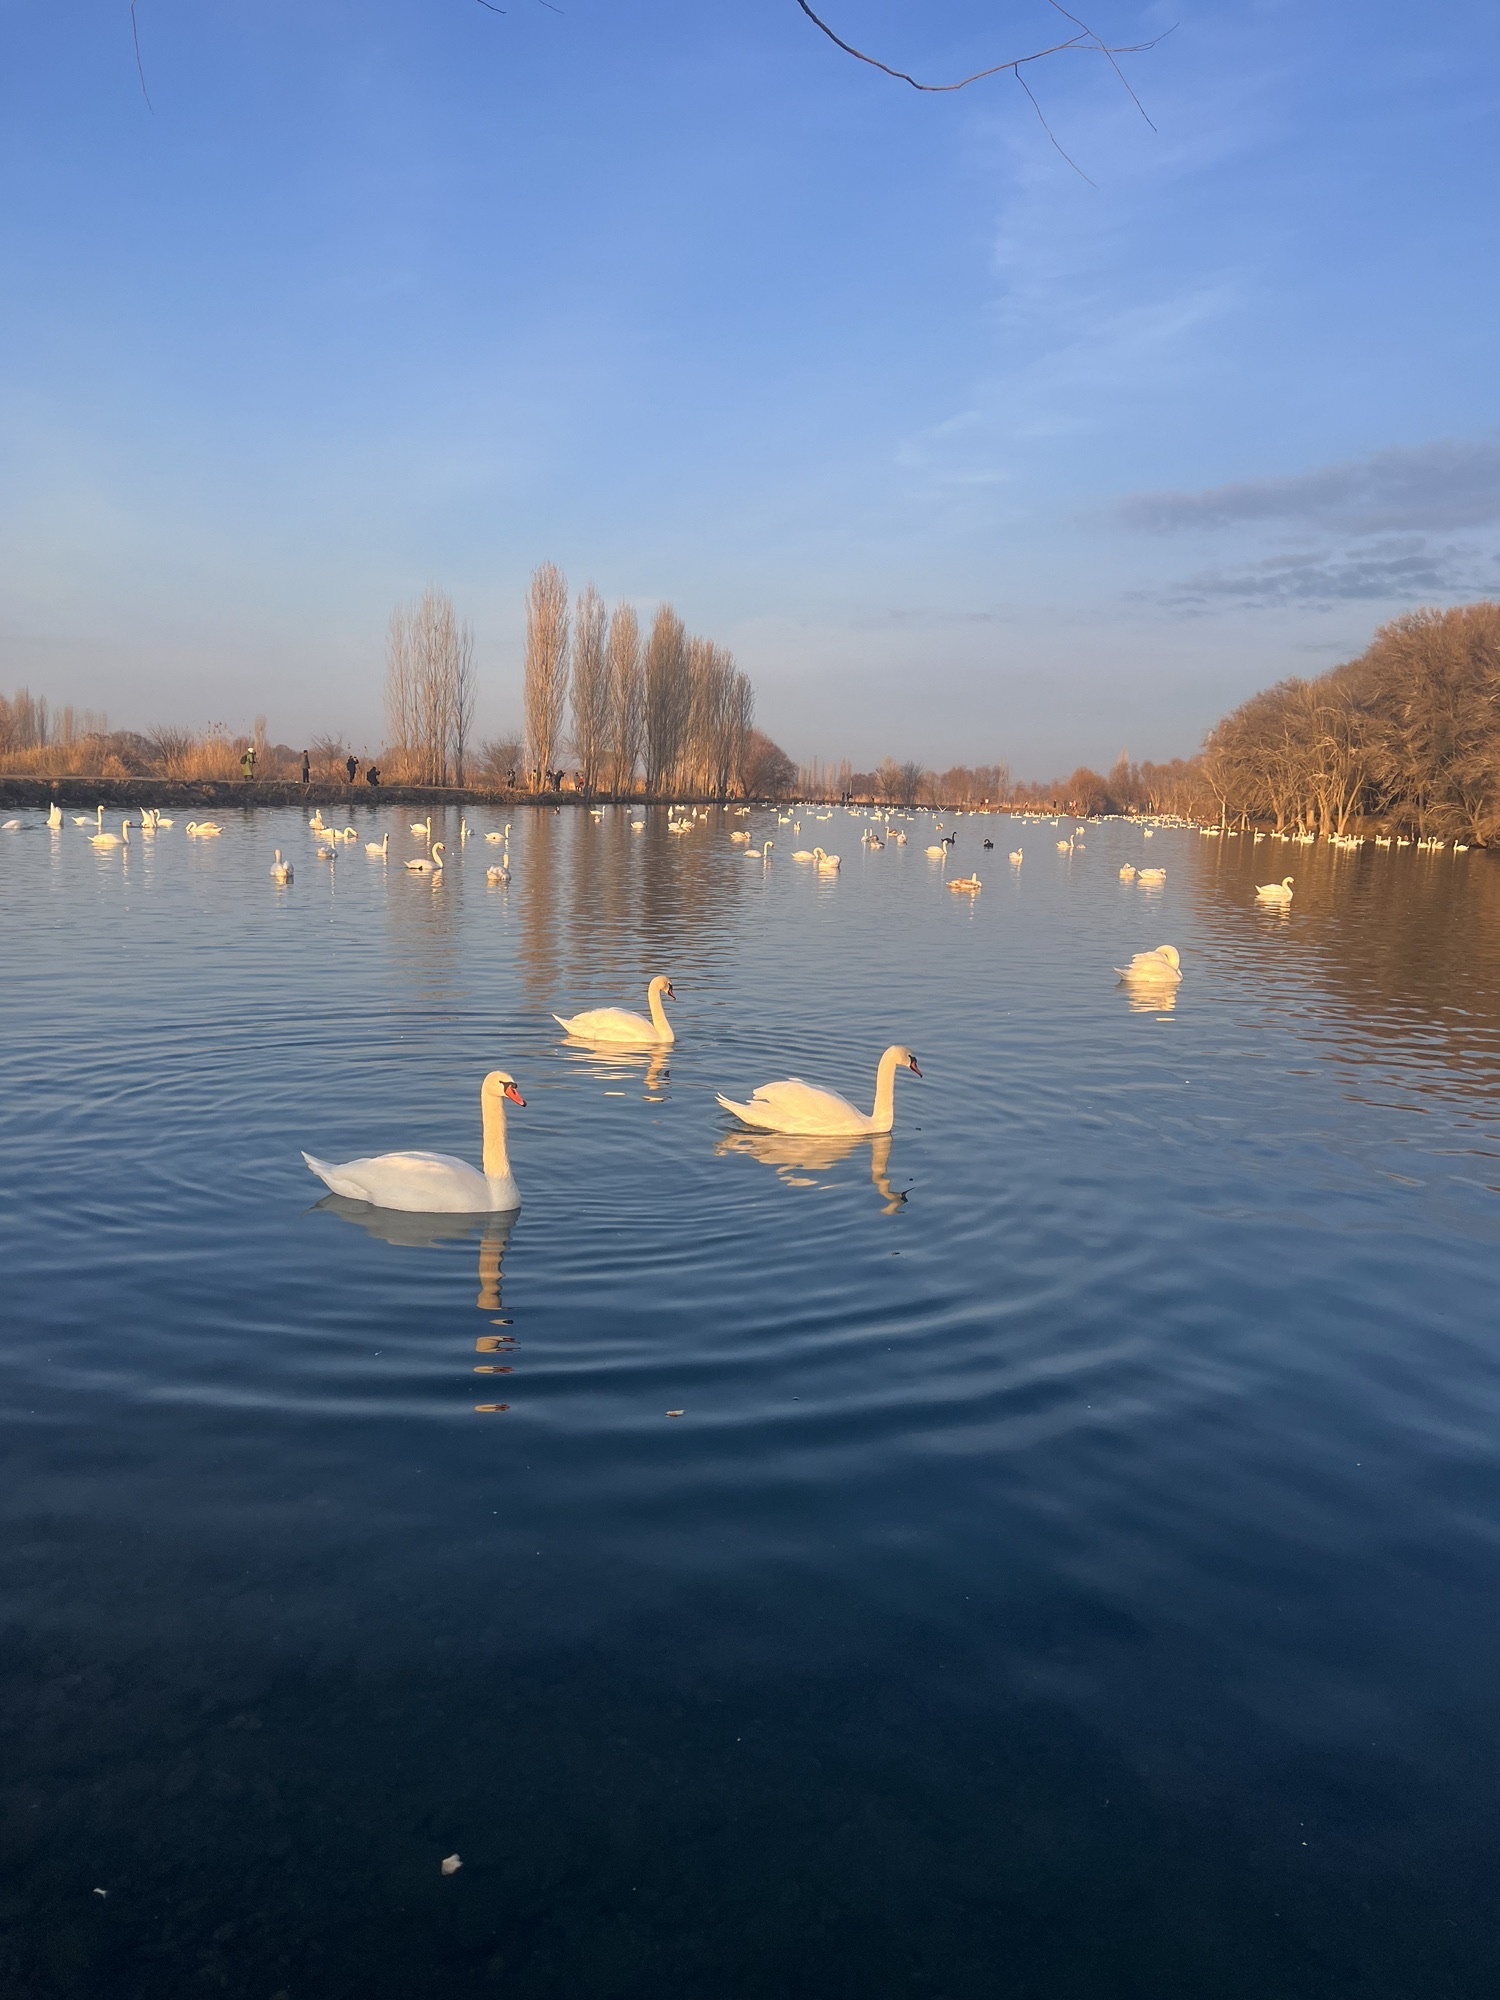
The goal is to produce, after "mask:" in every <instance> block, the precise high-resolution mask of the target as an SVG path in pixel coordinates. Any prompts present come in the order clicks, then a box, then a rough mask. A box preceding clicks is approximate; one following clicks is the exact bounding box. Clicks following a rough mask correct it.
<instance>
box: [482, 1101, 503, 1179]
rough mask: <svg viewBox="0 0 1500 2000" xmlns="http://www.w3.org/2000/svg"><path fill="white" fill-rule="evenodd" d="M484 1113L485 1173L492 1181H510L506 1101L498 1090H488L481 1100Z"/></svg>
mask: <svg viewBox="0 0 1500 2000" xmlns="http://www.w3.org/2000/svg"><path fill="white" fill-rule="evenodd" d="M480 1103H481V1107H482V1110H483V1113H484V1172H485V1178H486V1179H487V1180H492V1181H508V1180H509V1179H510V1154H509V1153H508V1152H507V1151H506V1148H505V1099H504V1098H503V1097H502V1096H501V1094H500V1092H499V1091H498V1090H486V1091H484V1092H483V1093H482V1096H481V1099H480Z"/></svg>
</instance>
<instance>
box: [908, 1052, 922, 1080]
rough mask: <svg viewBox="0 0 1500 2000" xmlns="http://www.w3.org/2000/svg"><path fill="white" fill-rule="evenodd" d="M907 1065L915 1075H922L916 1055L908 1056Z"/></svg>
mask: <svg viewBox="0 0 1500 2000" xmlns="http://www.w3.org/2000/svg"><path fill="white" fill-rule="evenodd" d="M906 1066H907V1068H908V1069H909V1070H910V1071H911V1073H912V1075H913V1076H920V1075H921V1074H922V1072H921V1071H920V1070H919V1069H918V1068H917V1059H916V1057H915V1056H908V1057H907V1059H906Z"/></svg>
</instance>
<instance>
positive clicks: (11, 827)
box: [0, 819, 115, 847]
mask: <svg viewBox="0 0 1500 2000" xmlns="http://www.w3.org/2000/svg"><path fill="white" fill-rule="evenodd" d="M20 831H21V822H20V821H19V820H18V819H8V820H7V821H6V822H5V824H4V826H3V827H0V833H19V832H20ZM114 841H115V837H114V835H113V834H111V835H110V836H109V843H110V846H111V847H113V845H114Z"/></svg>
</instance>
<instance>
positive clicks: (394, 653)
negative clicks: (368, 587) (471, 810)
mask: <svg viewBox="0 0 1500 2000" xmlns="http://www.w3.org/2000/svg"><path fill="white" fill-rule="evenodd" d="M475 693H476V679H475V672H474V634H473V632H472V630H471V629H470V627H469V625H468V623H467V621H465V622H464V623H463V624H460V623H459V620H458V618H457V616H456V614H455V612H454V609H453V600H452V598H451V597H449V596H448V594H447V593H446V591H441V590H426V591H424V592H423V593H422V595H421V597H420V598H418V599H417V601H416V603H414V604H398V605H397V606H396V609H395V610H394V611H393V612H392V613H391V622H390V626H389V628H388V630H387V633H386V642H385V721H386V731H387V748H386V750H385V752H384V756H385V767H386V777H387V779H388V780H389V779H395V780H396V781H397V782H398V783H406V784H412V785H446V784H448V783H449V782H450V780H451V782H452V783H453V784H455V785H462V784H463V783H464V782H465V780H466V776H467V772H466V764H467V760H468V753H469V743H470V739H471V738H472V736H473V733H474V696H475Z"/></svg>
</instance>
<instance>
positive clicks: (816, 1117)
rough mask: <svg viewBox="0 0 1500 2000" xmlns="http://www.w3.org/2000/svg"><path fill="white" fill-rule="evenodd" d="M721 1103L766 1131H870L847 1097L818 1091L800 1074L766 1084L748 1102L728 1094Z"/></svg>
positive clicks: (720, 1100)
mask: <svg viewBox="0 0 1500 2000" xmlns="http://www.w3.org/2000/svg"><path fill="white" fill-rule="evenodd" d="M719 1102H720V1103H721V1104H722V1105H724V1106H725V1107H726V1109H728V1110H730V1111H732V1112H733V1113H734V1114H735V1116H736V1117H737V1118H742V1119H743V1120H744V1121H745V1123H746V1124H747V1125H754V1126H757V1127H758V1128H759V1129H760V1130H761V1131H763V1132H806V1133H825V1134H827V1133H834V1134H836V1133H839V1132H868V1131H869V1129H870V1120H869V1119H868V1118H866V1117H865V1115H864V1113H863V1112H862V1111H856V1110H855V1108H854V1106H853V1105H852V1104H851V1103H850V1102H849V1101H848V1099H847V1098H844V1097H840V1096H839V1094H838V1092H837V1091H834V1090H819V1089H818V1088H817V1086H816V1085H815V1084H811V1083H804V1082H803V1081H802V1079H801V1077H800V1076H789V1077H787V1078H785V1079H784V1080H783V1081H782V1082H780V1083H763V1084H762V1085H761V1086H760V1088H759V1089H758V1090H755V1091H752V1092H751V1096H750V1102H749V1103H748V1104H735V1103H733V1102H732V1101H731V1100H730V1099H729V1098H727V1097H721V1098H720V1099H719Z"/></svg>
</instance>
